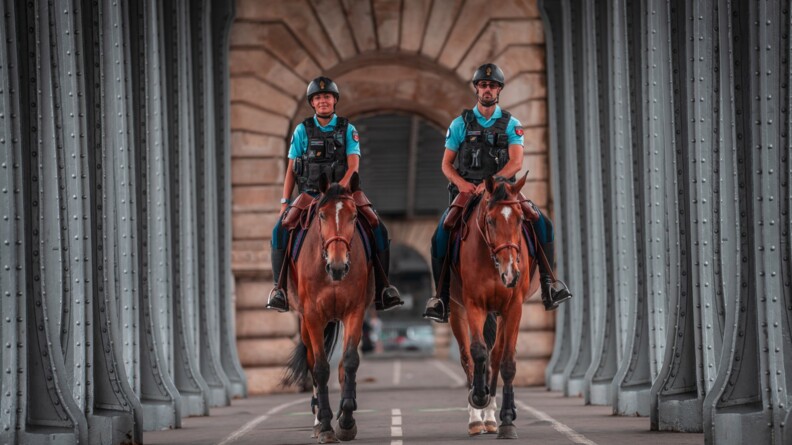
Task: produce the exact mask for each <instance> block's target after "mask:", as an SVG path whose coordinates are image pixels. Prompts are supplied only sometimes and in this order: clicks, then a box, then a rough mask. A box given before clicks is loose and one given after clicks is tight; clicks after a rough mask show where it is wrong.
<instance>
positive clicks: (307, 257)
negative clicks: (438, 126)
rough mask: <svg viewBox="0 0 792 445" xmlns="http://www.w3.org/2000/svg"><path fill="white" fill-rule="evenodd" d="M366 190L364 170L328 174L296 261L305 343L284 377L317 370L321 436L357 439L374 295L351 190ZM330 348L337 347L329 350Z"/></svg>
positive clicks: (296, 379) (294, 282)
mask: <svg viewBox="0 0 792 445" xmlns="http://www.w3.org/2000/svg"><path fill="white" fill-rule="evenodd" d="M359 189H360V182H359V178H358V175H357V173H355V174H354V175H353V176H352V179H351V181H350V188H349V189H346V188H344V187H342V186H340V185H339V184H332V185H330V184H328V180H327V178H324V177H323V178H322V180H321V185H320V191H321V192H322V196H321V197H320V198H319V200H318V202H317V203H316V213H317V217H316V218H315V219H314V220H313V222H311V225H310V226H309V227H308V232H307V233H306V235H305V240H304V241H303V247H302V253H301V255H300V257H299V259H298V260H297V262H296V264H295V265H294V267H291V268H290V269H291V270H292V274H291V286H292V288H293V289H297V298H295V297H294V293H293V292H290V293H289V295H290V297H291V301H290V305H291V307H292V308H295V310H296V312H297V314H298V316H299V320H300V337H301V342H300V343H298V345H297V347H296V348H295V350H294V353H293V354H292V357H291V360H290V361H289V364H288V371H287V375H286V377H285V378H284V382H285V383H287V384H292V383H302V382H304V381H305V380H306V379H307V376H308V373H309V372H310V374H311V376H312V377H313V387H314V399H313V400H312V408H313V407H314V405H318V406H317V408H318V409H317V410H315V413H316V420H315V424H314V437H318V441H319V443H330V442H338V440H339V439H340V440H352V439H354V438H355V436H356V435H357V425H356V423H355V419H354V418H353V417H352V413H353V411H355V410H356V409H357V402H356V400H355V398H356V394H355V375H356V373H357V369H358V366H359V364H360V357H359V355H358V343H359V342H360V338H361V335H362V329H363V316H364V314H365V312H366V308H368V307H369V305H370V304H371V303H372V301H373V300H374V275H373V272H372V270H371V262H369V261H368V260H367V259H366V252H365V250H364V246H363V241H362V239H361V237H360V234H359V232H358V230H356V228H355V224H356V221H357V208H356V207H355V203H354V201H353V200H352V193H353V192H355V191H357V190H359ZM337 322H341V323H343V325H344V350H343V357H342V360H341V363H339V366H338V381H339V383H340V384H341V387H342V393H341V408H340V410H341V412H340V413H339V418H338V431H337V435H336V431H334V430H333V427H332V426H331V424H330V423H331V420H332V418H333V411H332V409H331V408H330V401H329V397H328V387H327V383H328V381H329V379H330V364H329V363H328V356H329V355H330V354H331V351H332V347H333V345H334V344H335V340H334V338H335V335H336V328H337ZM328 347H329V349H330V351H328Z"/></svg>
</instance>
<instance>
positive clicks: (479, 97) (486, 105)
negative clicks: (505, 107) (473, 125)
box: [476, 94, 500, 107]
mask: <svg viewBox="0 0 792 445" xmlns="http://www.w3.org/2000/svg"><path fill="white" fill-rule="evenodd" d="M476 98H477V99H478V101H479V103H480V104H481V105H483V106H485V107H491V106H493V105H495V104H496V103H498V100H499V99H500V94H498V95H497V96H495V99H492V100H487V101H485V100H484V99H482V98H481V96H479V95H478V94H476Z"/></svg>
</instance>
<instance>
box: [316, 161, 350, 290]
mask: <svg viewBox="0 0 792 445" xmlns="http://www.w3.org/2000/svg"><path fill="white" fill-rule="evenodd" d="M357 190H360V178H359V177H358V174H357V172H356V173H353V174H352V179H351V180H350V183H349V188H345V187H343V186H341V185H340V184H338V183H332V184H331V183H330V180H329V179H328V178H327V177H326V176H324V175H323V176H322V177H321V179H320V181H319V191H320V192H322V197H321V199H320V200H319V204H318V205H317V213H318V214H319V236H320V237H321V239H322V258H324V260H325V271H326V272H327V274H328V275H329V276H330V278H331V279H332V280H333V281H339V280H342V279H344V277H345V276H346V274H347V273H349V252H350V250H352V247H351V245H352V244H351V243H352V237H353V236H354V235H355V222H356V221H357V207H356V206H355V202H354V200H353V199H352V193H353V192H355V191H357Z"/></svg>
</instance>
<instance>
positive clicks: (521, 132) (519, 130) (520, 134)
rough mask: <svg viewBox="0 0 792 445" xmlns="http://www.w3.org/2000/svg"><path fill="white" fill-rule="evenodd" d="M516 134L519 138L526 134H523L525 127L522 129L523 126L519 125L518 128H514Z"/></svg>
mask: <svg viewBox="0 0 792 445" xmlns="http://www.w3.org/2000/svg"><path fill="white" fill-rule="evenodd" d="M514 132H515V133H516V134H517V136H522V135H523V133H524V132H523V127H521V126H519V125H518V126H516V127H514Z"/></svg>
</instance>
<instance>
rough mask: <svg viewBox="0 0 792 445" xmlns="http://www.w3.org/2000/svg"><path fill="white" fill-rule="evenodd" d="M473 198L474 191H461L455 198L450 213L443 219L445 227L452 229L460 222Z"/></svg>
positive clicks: (449, 209)
mask: <svg viewBox="0 0 792 445" xmlns="http://www.w3.org/2000/svg"><path fill="white" fill-rule="evenodd" d="M472 198H473V194H472V193H460V194H458V195H457V196H456V198H454V201H453V202H452V203H451V207H449V208H448V214H447V215H446V217H445V220H444V221H443V228H444V229H446V230H451V229H453V228H454V227H456V225H457V223H459V219H460V217H461V216H462V215H463V214H464V213H465V208H467V206H468V205H469V204H470V201H471V199H472Z"/></svg>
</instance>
